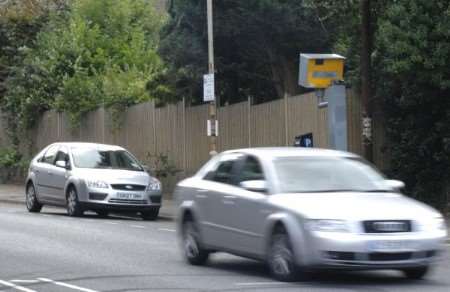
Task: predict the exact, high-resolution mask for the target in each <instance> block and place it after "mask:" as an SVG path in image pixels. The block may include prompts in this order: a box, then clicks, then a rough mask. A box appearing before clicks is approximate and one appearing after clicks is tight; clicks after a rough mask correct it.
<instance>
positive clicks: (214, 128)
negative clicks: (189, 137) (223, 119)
mask: <svg viewBox="0 0 450 292" xmlns="http://www.w3.org/2000/svg"><path fill="white" fill-rule="evenodd" d="M206 134H207V135H208V136H209V137H211V136H213V137H218V136H219V121H218V120H207V124H206Z"/></svg>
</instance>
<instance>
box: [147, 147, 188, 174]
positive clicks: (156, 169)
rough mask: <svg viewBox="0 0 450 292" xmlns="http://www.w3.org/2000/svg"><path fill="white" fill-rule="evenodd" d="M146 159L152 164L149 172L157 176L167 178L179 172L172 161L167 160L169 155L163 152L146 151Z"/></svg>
mask: <svg viewBox="0 0 450 292" xmlns="http://www.w3.org/2000/svg"><path fill="white" fill-rule="evenodd" d="M147 159H148V160H149V161H150V163H151V164H152V167H151V169H150V171H151V173H152V174H153V175H155V176H156V177H157V178H159V179H162V178H168V177H171V176H174V175H176V174H177V173H179V172H181V169H178V168H177V167H176V165H175V164H174V163H172V162H171V161H170V160H169V156H167V155H166V154H164V153H159V154H152V153H150V152H148V153H147Z"/></svg>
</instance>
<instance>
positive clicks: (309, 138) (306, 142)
mask: <svg viewBox="0 0 450 292" xmlns="http://www.w3.org/2000/svg"><path fill="white" fill-rule="evenodd" d="M294 146H295V147H307V148H312V147H314V140H313V134H312V133H307V134H304V135H300V136H296V137H295V141H294Z"/></svg>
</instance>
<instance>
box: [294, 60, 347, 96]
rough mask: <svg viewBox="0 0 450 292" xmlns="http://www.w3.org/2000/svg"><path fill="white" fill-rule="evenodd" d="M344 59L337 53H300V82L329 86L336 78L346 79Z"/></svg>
mask: <svg viewBox="0 0 450 292" xmlns="http://www.w3.org/2000/svg"><path fill="white" fill-rule="evenodd" d="M344 61H345V58H344V57H342V56H340V55H337V54H300V70H299V84H300V85H301V86H303V87H306V88H327V87H329V86H330V85H331V83H332V82H333V81H335V80H344Z"/></svg>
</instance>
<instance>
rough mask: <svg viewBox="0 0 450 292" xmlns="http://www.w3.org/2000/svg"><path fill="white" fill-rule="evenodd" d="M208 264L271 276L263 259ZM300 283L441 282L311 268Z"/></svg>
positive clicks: (342, 285)
mask: <svg viewBox="0 0 450 292" xmlns="http://www.w3.org/2000/svg"><path fill="white" fill-rule="evenodd" d="M208 267H209V268H211V269H215V270H221V271H227V272H232V273H235V274H241V275H245V276H254V277H261V278H266V279H267V280H271V279H272V278H271V275H270V272H269V269H268V268H267V266H266V265H265V264H264V263H261V262H257V261H251V260H247V259H240V258H236V259H233V260H229V259H227V260H226V261H225V260H221V259H214V258H213V259H212V260H210V261H209V263H208ZM298 283H299V284H303V285H305V284H306V285H311V286H320V287H324V288H330V287H333V288H346V287H347V288H348V287H351V286H357V285H363V286H379V287H383V286H389V287H392V286H399V287H401V286H404V285H411V284H414V285H420V286H424V289H425V286H426V287H430V286H443V285H441V284H440V283H439V282H436V281H432V280H427V279H424V280H410V279H407V278H405V277H404V276H403V274H402V273H401V272H400V271H393V270H386V271H385V270H383V271H314V272H311V273H310V275H309V277H308V279H307V280H304V281H301V282H298Z"/></svg>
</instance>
